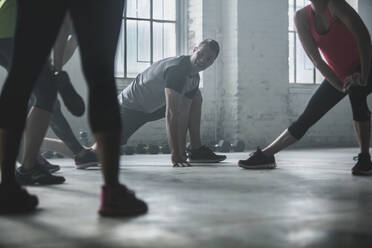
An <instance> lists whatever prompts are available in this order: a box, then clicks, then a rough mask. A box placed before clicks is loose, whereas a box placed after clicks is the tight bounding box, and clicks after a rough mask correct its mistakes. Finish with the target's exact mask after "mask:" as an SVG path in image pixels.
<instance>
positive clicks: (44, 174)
mask: <svg viewBox="0 0 372 248" xmlns="http://www.w3.org/2000/svg"><path fill="white" fill-rule="evenodd" d="M15 176H16V179H17V182H18V183H19V184H21V185H36V184H39V185H50V184H61V183H64V182H65V178H64V177H62V176H55V175H52V174H51V173H50V172H49V170H48V169H46V168H45V167H42V166H35V167H34V168H32V169H31V170H29V171H25V170H24V169H23V168H22V166H20V167H18V168H17V169H16V172H15Z"/></svg>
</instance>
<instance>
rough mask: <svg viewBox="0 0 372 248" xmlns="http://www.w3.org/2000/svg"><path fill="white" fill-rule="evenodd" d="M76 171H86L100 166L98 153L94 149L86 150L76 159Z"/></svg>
mask: <svg viewBox="0 0 372 248" xmlns="http://www.w3.org/2000/svg"><path fill="white" fill-rule="evenodd" d="M74 160H75V168H76V169H79V170H80V169H86V168H89V167H95V166H98V164H99V161H98V157H97V153H96V152H95V151H94V150H92V149H85V150H83V151H82V152H80V153H79V154H77V155H76V156H75V158H74Z"/></svg>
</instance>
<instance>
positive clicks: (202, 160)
mask: <svg viewBox="0 0 372 248" xmlns="http://www.w3.org/2000/svg"><path fill="white" fill-rule="evenodd" d="M225 159H226V158H224V159H215V160H212V159H189V162H190V163H219V162H221V161H224V160H225Z"/></svg>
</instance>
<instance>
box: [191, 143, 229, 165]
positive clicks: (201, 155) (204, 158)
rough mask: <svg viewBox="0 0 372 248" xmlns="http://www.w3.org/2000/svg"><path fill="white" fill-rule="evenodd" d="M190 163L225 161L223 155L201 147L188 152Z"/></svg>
mask: <svg viewBox="0 0 372 248" xmlns="http://www.w3.org/2000/svg"><path fill="white" fill-rule="evenodd" d="M188 158H189V161H190V163H218V162H221V161H223V160H225V159H226V156H225V155H217V154H215V153H214V152H213V151H212V150H211V149H210V148H209V147H207V146H201V147H200V148H198V149H190V150H189V151H188Z"/></svg>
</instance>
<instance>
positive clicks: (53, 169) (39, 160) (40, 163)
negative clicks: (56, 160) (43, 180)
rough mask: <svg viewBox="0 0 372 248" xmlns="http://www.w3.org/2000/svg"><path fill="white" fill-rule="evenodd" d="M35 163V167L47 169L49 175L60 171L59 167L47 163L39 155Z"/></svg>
mask: <svg viewBox="0 0 372 248" xmlns="http://www.w3.org/2000/svg"><path fill="white" fill-rule="evenodd" d="M36 163H37V165H36V166H41V167H44V168H45V169H47V170H48V171H49V172H50V173H54V172H57V171H59V170H60V169H61V167H60V166H59V165H56V164H51V163H49V161H48V160H46V159H45V158H44V157H43V156H41V155H40V154H39V155H38V156H37V158H36Z"/></svg>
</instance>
